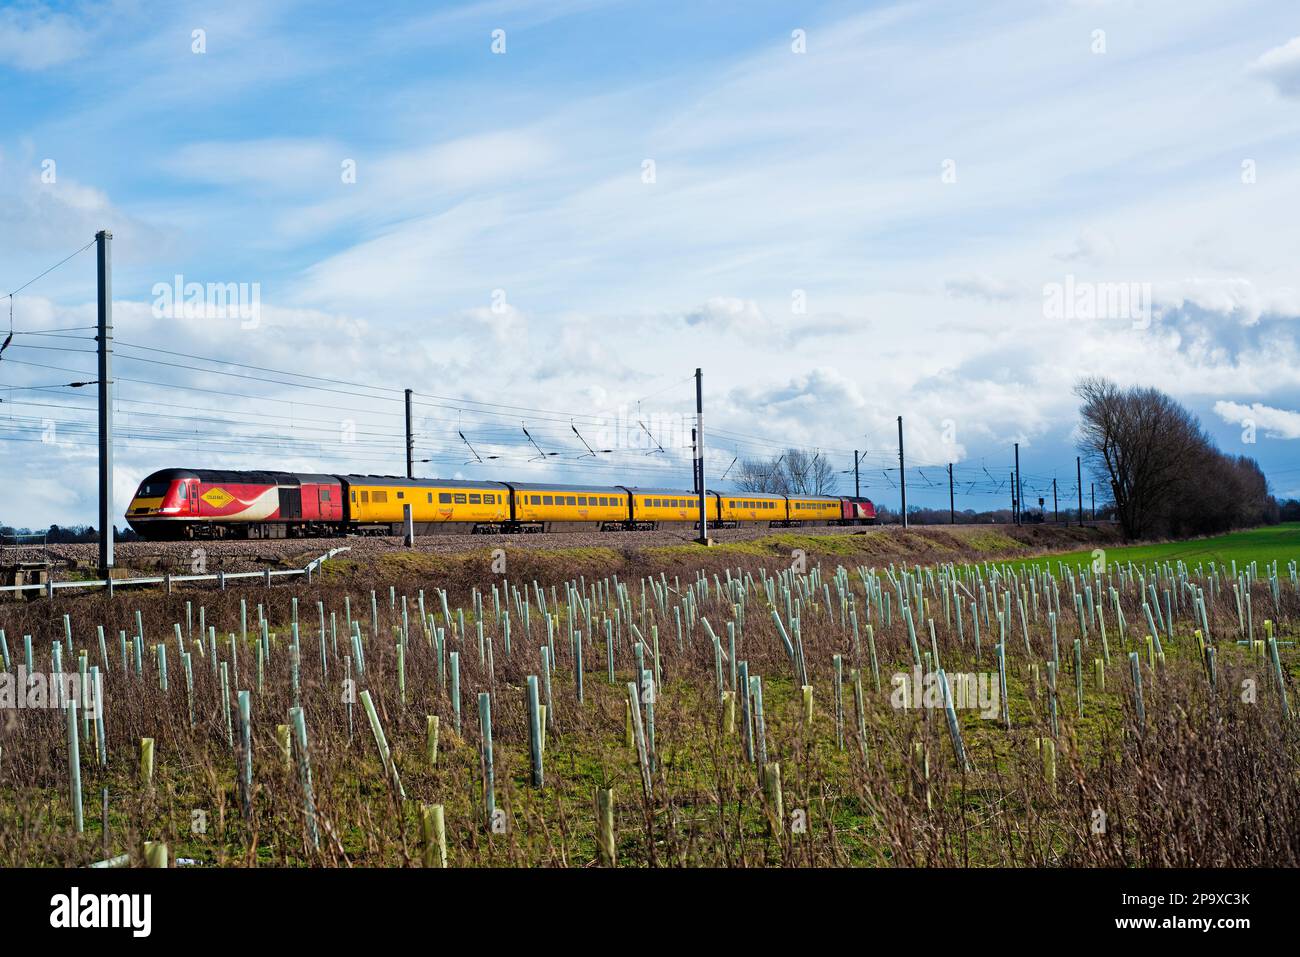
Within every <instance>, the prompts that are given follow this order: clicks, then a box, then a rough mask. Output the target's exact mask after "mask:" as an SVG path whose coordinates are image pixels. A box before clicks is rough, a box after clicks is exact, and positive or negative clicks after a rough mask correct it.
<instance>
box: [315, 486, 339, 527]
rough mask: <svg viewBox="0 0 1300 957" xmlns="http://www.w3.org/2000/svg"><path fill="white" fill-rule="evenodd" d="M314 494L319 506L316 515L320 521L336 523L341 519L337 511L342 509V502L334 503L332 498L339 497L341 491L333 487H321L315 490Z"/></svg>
mask: <svg viewBox="0 0 1300 957" xmlns="http://www.w3.org/2000/svg"><path fill="white" fill-rule="evenodd" d="M316 494H317V497H318V505H319V511H318V512H317V514H318V515H319V516H320V517H321V520H322V521H325V522H335V521H338V520H339V519H340V518H341V517H342V516H341V515H340V514H339V511H338V510H339V509H340V508H341V507H342V502H335V501H334V498H335V496H337V495H341V494H342V490H341V489H339V488H336V487H334V486H330V485H322V486H320V487H319V488H318V489H317V491H316Z"/></svg>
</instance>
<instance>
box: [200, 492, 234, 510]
mask: <svg viewBox="0 0 1300 957" xmlns="http://www.w3.org/2000/svg"><path fill="white" fill-rule="evenodd" d="M199 497H200V498H202V499H203V501H205V502H207V503H208V504H209V505H211V506H212V507H213V508H225V507H226V506H227V505H229V504H230V503H231V502H233V501H234V500H235V496H233V495H231V494H230V493H229V492H227V491H226V490H225V489H224V488H210V489H208V490H207V491H206V492H204V493H203V494H202V495H201V496H199Z"/></svg>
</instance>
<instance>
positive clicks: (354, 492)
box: [352, 489, 357, 502]
mask: <svg viewBox="0 0 1300 957" xmlns="http://www.w3.org/2000/svg"><path fill="white" fill-rule="evenodd" d="M356 500H357V492H356V489H353V490H352V501H354V502H355V501H356Z"/></svg>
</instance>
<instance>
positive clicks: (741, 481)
mask: <svg viewBox="0 0 1300 957" xmlns="http://www.w3.org/2000/svg"><path fill="white" fill-rule="evenodd" d="M781 477H782V475H781V470H780V462H779V460H772V459H742V460H741V462H740V467H739V468H738V469H737V470H736V488H738V489H739V490H740V491H742V492H775V491H777V485H778V484H779V483H780V480H781Z"/></svg>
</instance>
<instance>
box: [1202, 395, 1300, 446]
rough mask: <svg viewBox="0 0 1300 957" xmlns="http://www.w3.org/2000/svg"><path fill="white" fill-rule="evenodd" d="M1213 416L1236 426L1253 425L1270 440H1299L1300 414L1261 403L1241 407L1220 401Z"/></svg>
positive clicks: (1216, 404) (1236, 403)
mask: <svg viewBox="0 0 1300 957" xmlns="http://www.w3.org/2000/svg"><path fill="white" fill-rule="evenodd" d="M1214 411H1215V414H1217V415H1218V416H1219V418H1221V419H1223V421H1225V422H1231V423H1233V424H1236V425H1245V424H1247V423H1251V424H1254V425H1255V426H1256V427H1257V428H1259V429H1261V430H1262V431H1263V433H1264V435H1265V436H1267V437H1268V438H1272V439H1300V412H1290V411H1288V410H1286V409H1275V408H1273V407H1272V406H1267V405H1264V404H1263V403H1261V402H1252V403H1251V404H1250V405H1242V404H1241V403H1239V402H1228V401H1224V400H1220V401H1218V402H1216V403H1214Z"/></svg>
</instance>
